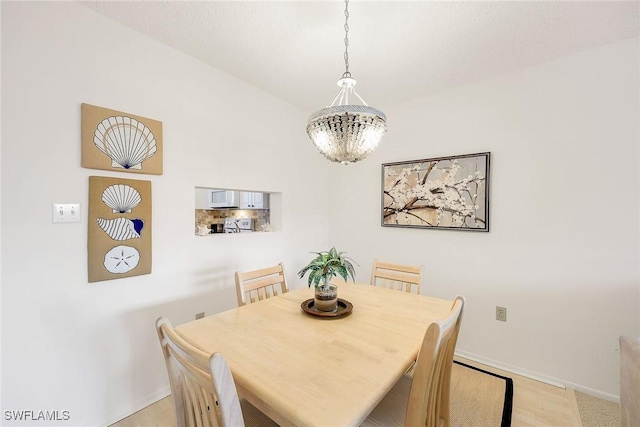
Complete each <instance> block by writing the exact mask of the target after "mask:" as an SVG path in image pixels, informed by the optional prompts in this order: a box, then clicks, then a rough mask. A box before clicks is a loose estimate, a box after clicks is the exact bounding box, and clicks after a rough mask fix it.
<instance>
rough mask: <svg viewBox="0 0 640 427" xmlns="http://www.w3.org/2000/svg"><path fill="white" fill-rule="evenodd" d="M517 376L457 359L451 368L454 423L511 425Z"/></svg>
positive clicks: (461, 426) (486, 426)
mask: <svg viewBox="0 0 640 427" xmlns="http://www.w3.org/2000/svg"><path fill="white" fill-rule="evenodd" d="M512 406H513V380H512V379H511V378H507V377H503V376H501V375H497V374H494V373H492V372H487V371H484V370H482V369H479V368H476V367H474V366H470V365H467V364H464V363H461V362H458V361H454V363H453V370H452V372H451V425H452V426H454V427H498V426H500V427H510V426H511V410H512Z"/></svg>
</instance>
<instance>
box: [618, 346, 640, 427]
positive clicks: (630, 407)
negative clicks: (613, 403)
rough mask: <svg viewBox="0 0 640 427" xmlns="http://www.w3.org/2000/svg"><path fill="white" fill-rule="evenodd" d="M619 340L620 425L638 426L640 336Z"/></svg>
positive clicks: (639, 405)
mask: <svg viewBox="0 0 640 427" xmlns="http://www.w3.org/2000/svg"><path fill="white" fill-rule="evenodd" d="M619 340H620V423H621V424H620V425H621V426H622V427H634V426H635V427H637V426H640V337H636V338H632V337H628V336H625V335H623V336H621V337H620V338H619Z"/></svg>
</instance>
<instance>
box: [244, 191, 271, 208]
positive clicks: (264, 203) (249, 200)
mask: <svg viewBox="0 0 640 427" xmlns="http://www.w3.org/2000/svg"><path fill="white" fill-rule="evenodd" d="M268 207H269V194H265V193H252V192H245V191H243V192H241V193H240V209H267V208H268Z"/></svg>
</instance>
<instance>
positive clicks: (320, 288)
mask: <svg viewBox="0 0 640 427" xmlns="http://www.w3.org/2000/svg"><path fill="white" fill-rule="evenodd" d="M313 253H315V254H317V255H318V256H317V257H315V258H314V259H313V260H311V262H310V263H309V264H308V265H307V266H306V267H304V268H303V269H302V270H300V271H299V272H298V276H299V277H300V278H301V279H302V278H303V277H304V275H305V274H307V272H309V280H308V282H307V284H308V285H309V287H311V284H313V285H314V288H315V294H314V301H313V304H314V307H315V309H316V310H318V311H327V312H328V311H337V310H338V287H337V286H336V285H333V284H331V279H332V278H334V277H335V276H338V275H339V276H341V277H342V278H343V279H344V280H345V281H347V280H348V279H349V276H351V279H353V281H354V282H355V280H356V279H355V273H356V272H355V269H354V268H353V264H352V263H351V261H353V260H352V259H351V258H349V257H347V256H344V254H345V253H346V252H338V251H337V250H336V248H335V247H332V248H331V249H329V250H328V251H325V252H313ZM354 262H355V261H354Z"/></svg>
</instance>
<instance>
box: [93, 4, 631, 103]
mask: <svg viewBox="0 0 640 427" xmlns="http://www.w3.org/2000/svg"><path fill="white" fill-rule="evenodd" d="M81 3H82V4H83V5H85V6H87V7H89V8H91V9H93V10H95V11H97V12H99V13H101V14H103V15H105V16H107V17H109V18H111V19H113V20H115V21H117V22H120V23H122V24H123V25H125V26H127V27H130V28H132V29H134V30H136V31H139V32H141V33H143V34H146V35H148V36H149V37H151V38H153V39H156V40H158V41H160V42H162V43H165V44H167V45H169V46H172V47H173V48H175V49H177V50H180V51H182V52H184V53H186V54H189V55H191V56H193V57H195V58H198V59H200V60H202V61H204V62H206V63H208V64H211V65H213V66H214V67H216V68H218V69H220V70H223V71H225V72H227V73H229V74H231V75H234V76H236V77H237V78H239V79H241V80H244V81H245V82H248V83H250V84H252V85H254V86H257V87H259V88H261V89H263V90H265V91H267V92H269V93H271V94H273V95H275V96H277V97H279V98H282V99H284V100H287V101H289V102H291V103H292V104H295V105H297V106H300V107H302V108H303V109H305V110H308V111H309V112H310V113H311V112H313V111H315V110H318V109H320V108H322V107H324V106H326V105H327V104H330V103H331V101H332V100H333V97H334V96H335V95H336V93H337V92H338V87H337V86H336V81H337V80H338V79H339V78H340V77H341V76H342V73H343V72H344V59H343V55H344V2H342V1H333V0H332V1H204V2H196V1H167V2H156V1H153V2H151V1H90V2H81ZM349 14H350V17H349V63H350V71H351V73H352V75H353V77H354V78H355V79H356V80H357V81H358V86H357V88H356V89H357V91H358V93H359V94H360V96H362V97H363V98H364V100H365V101H366V102H367V103H368V104H369V105H371V106H373V107H376V108H379V109H382V110H384V109H385V108H387V107H388V106H389V105H392V104H396V103H400V102H403V101H406V100H408V99H411V98H414V97H419V96H425V95H428V94H430V93H433V92H435V91H439V90H442V89H445V88H450V87H454V86H458V85H463V84H466V83H470V82H473V81H477V80H480V79H484V78H488V77H491V76H495V75H498V74H502V73H506V72H510V71H513V70H517V69H519V68H522V67H526V66H530V65H533V64H538V63H541V62H545V61H549V60H552V59H554V58H558V57H561V56H565V55H569V54H572V53H575V52H579V51H581V50H585V49H589V48H592V47H595V46H600V45H604V44H608V43H612V42H615V41H618V40H622V39H626V38H631V37H635V36H638V35H639V34H640V2H638V1H633V2H618V1H604V2H597V1H568V2H559V1H549V0H548V1H541V2H533V1H519V2H510V1H502V2H497V1H466V2H461V1H407V2H405V1H358V0H352V1H350V2H349Z"/></svg>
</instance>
